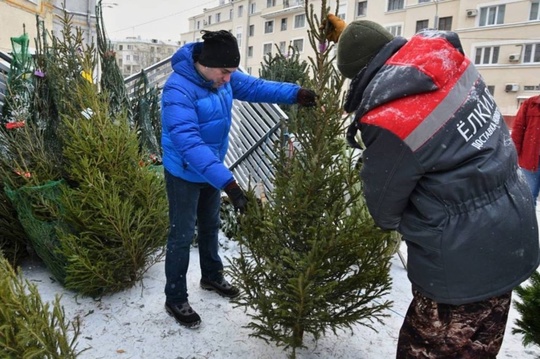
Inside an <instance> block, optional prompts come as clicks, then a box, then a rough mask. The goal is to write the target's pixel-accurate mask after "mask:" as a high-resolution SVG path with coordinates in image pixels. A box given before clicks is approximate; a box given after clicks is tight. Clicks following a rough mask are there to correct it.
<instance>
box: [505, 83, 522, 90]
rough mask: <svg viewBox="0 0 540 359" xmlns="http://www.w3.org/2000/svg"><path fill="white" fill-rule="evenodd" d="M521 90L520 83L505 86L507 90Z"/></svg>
mask: <svg viewBox="0 0 540 359" xmlns="http://www.w3.org/2000/svg"><path fill="white" fill-rule="evenodd" d="M518 90H519V84H506V85H505V86H504V91H505V92H517V91H518Z"/></svg>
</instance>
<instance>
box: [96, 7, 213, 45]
mask: <svg viewBox="0 0 540 359" xmlns="http://www.w3.org/2000/svg"><path fill="white" fill-rule="evenodd" d="M218 4H219V0H103V1H102V7H103V21H104V23H105V30H106V32H107V35H108V37H109V38H110V39H111V40H119V39H124V38H126V37H127V36H140V37H141V38H142V39H158V40H163V41H168V40H172V41H178V40H180V34H181V33H182V32H186V31H188V30H189V25H188V19H189V17H191V16H194V15H197V14H199V13H201V12H202V9H203V8H212V7H214V6H217V5H218Z"/></svg>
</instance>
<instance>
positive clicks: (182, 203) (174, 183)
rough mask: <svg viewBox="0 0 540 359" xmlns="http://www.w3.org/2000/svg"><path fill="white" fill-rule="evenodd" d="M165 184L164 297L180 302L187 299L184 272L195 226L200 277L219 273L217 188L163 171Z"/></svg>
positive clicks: (171, 301) (221, 265)
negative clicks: (165, 250) (166, 199)
mask: <svg viewBox="0 0 540 359" xmlns="http://www.w3.org/2000/svg"><path fill="white" fill-rule="evenodd" d="M165 185H166V188H167V198H168V200H169V235H168V239H167V252H166V254H165V277H166V279H167V282H166V284H165V296H166V301H167V302H168V303H171V304H180V303H183V302H185V301H187V298H188V293H187V283H186V274H187V270H188V266H189V251H190V248H191V243H192V241H193V236H194V234H195V225H197V229H198V243H199V246H198V248H199V257H200V266H201V275H202V277H205V278H208V279H210V280H219V279H220V278H221V276H222V271H223V263H222V261H221V258H220V256H219V254H218V247H219V243H218V235H219V227H220V218H219V209H220V204H221V191H220V190H218V189H216V188H214V187H212V186H211V185H209V184H206V183H192V182H187V181H184V180H182V179H180V178H178V177H175V176H173V175H171V174H170V173H169V172H167V170H165Z"/></svg>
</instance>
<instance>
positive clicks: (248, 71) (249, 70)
mask: <svg viewBox="0 0 540 359" xmlns="http://www.w3.org/2000/svg"><path fill="white" fill-rule="evenodd" d="M251 71H253V69H252V68H251V66H250V67H248V68H247V73H248V74H250V75H251Z"/></svg>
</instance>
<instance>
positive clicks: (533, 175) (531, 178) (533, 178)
mask: <svg viewBox="0 0 540 359" xmlns="http://www.w3.org/2000/svg"><path fill="white" fill-rule="evenodd" d="M521 170H522V171H523V174H524V175H525V178H526V179H527V183H529V187H530V188H531V192H532V195H533V201H534V205H535V206H536V200H537V199H538V193H540V167H539V169H538V170H536V171H534V172H533V171H527V170H526V169H524V168H522V169H521Z"/></svg>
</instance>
